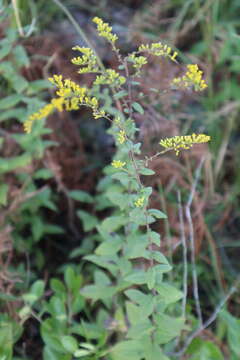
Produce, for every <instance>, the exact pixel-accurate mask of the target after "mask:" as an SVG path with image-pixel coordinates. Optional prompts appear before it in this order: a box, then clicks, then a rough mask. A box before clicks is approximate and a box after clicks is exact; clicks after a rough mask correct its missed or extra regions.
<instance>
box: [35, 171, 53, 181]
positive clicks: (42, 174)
mask: <svg viewBox="0 0 240 360" xmlns="http://www.w3.org/2000/svg"><path fill="white" fill-rule="evenodd" d="M52 177H53V173H52V171H51V170H49V169H39V170H37V171H36V172H35V173H34V175H33V178H34V179H44V180H48V179H50V178H52Z"/></svg>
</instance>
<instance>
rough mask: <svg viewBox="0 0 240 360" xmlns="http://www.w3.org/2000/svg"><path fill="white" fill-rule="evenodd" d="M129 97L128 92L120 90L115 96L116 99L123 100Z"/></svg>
mask: <svg viewBox="0 0 240 360" xmlns="http://www.w3.org/2000/svg"><path fill="white" fill-rule="evenodd" d="M127 95H128V92H127V91H125V90H120V91H118V92H117V93H116V94H114V95H113V97H114V99H116V100H117V99H121V98H123V97H124V96H127Z"/></svg>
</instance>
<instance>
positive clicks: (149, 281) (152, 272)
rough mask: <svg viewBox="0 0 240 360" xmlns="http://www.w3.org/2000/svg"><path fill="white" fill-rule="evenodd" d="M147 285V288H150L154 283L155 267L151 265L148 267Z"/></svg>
mask: <svg viewBox="0 0 240 360" xmlns="http://www.w3.org/2000/svg"><path fill="white" fill-rule="evenodd" d="M146 275H147V276H146V278H147V286H148V288H149V290H152V289H153V288H154V286H155V283H156V267H155V266H154V267H151V268H149V269H148V271H147V274H146Z"/></svg>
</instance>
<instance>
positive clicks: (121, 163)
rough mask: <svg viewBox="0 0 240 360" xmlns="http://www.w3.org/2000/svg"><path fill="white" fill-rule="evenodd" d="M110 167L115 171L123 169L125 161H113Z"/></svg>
mask: <svg viewBox="0 0 240 360" xmlns="http://www.w3.org/2000/svg"><path fill="white" fill-rule="evenodd" d="M111 165H112V166H113V167H114V168H115V169H120V168H123V167H124V166H125V165H126V163H125V161H121V160H113V162H112V163H111Z"/></svg>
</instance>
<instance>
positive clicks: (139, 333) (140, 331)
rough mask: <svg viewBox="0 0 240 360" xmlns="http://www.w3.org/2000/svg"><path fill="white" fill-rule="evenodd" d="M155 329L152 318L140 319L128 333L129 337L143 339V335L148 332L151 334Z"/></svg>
mask: <svg viewBox="0 0 240 360" xmlns="http://www.w3.org/2000/svg"><path fill="white" fill-rule="evenodd" d="M153 330H154V326H153V325H152V323H151V322H150V320H148V319H147V320H144V321H140V322H138V323H137V324H135V325H134V326H131V327H130V329H129V331H128V333H127V338H129V339H141V338H142V337H143V336H145V335H147V334H151V333H152V332H153Z"/></svg>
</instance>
